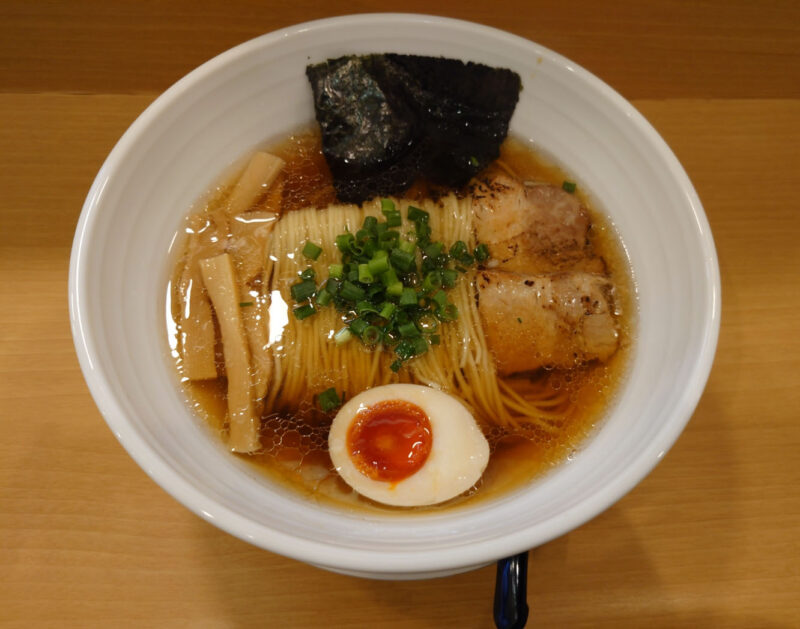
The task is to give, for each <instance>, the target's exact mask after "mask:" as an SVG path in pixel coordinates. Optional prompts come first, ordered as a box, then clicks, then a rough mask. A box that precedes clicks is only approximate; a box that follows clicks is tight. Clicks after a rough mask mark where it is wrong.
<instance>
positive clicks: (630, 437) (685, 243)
mask: <svg viewBox="0 0 800 629" xmlns="http://www.w3.org/2000/svg"><path fill="white" fill-rule="evenodd" d="M386 51H394V52H405V53H417V54H427V55H444V56H448V57H458V58H462V59H465V60H473V61H478V62H483V63H486V64H489V65H493V66H502V67H508V68H511V69H513V70H515V71H516V72H518V73H519V74H520V76H521V77H522V80H523V84H524V89H523V92H522V94H521V98H520V102H519V105H518V107H517V110H516V113H515V114H514V117H513V119H512V124H511V127H512V133H514V134H516V135H517V136H521V137H523V138H529V139H530V140H531V142H532V143H533V144H534V145H535V146H536V147H538V148H539V149H540V150H543V151H545V152H546V153H548V154H550V155H551V156H553V157H555V158H556V159H557V160H558V161H559V162H561V163H562V164H563V165H565V166H566V168H567V169H568V170H569V171H570V172H572V173H574V174H575V175H576V177H577V178H578V181H580V183H581V185H583V186H585V187H586V188H588V189H589V190H590V191H591V193H592V195H593V196H594V198H596V199H597V200H598V201H599V205H600V207H601V208H603V209H604V210H605V211H606V212H607V213H608V214H609V215H610V217H611V219H612V221H613V223H614V224H615V225H616V228H617V229H618V231H619V234H620V236H621V238H622V241H623V243H624V246H625V249H626V250H627V252H628V255H629V256H630V261H631V264H632V266H633V270H634V275H635V282H636V285H637V291H638V300H639V309H640V313H639V329H638V341H637V343H636V347H635V351H634V354H633V356H632V365H631V373H630V377H629V379H628V381H627V384H626V386H625V388H624V391H623V392H622V394H621V395H620V396H619V398H618V402H617V403H616V405H615V408H614V409H613V412H612V414H611V416H610V417H609V418H608V420H607V421H606V422H605V424H604V425H603V426H602V428H601V429H600V430H599V431H598V433H597V434H596V435H595V436H594V437H593V438H592V439H591V440H589V441H588V442H587V444H586V445H585V447H584V448H583V449H582V450H581V451H580V452H579V454H578V455H577V456H576V457H575V458H574V460H572V461H571V462H570V463H565V464H564V465H561V466H560V467H558V468H557V469H556V470H555V471H553V472H552V473H551V474H549V475H548V476H547V477H545V478H543V479H542V480H540V481H538V482H536V483H534V484H533V485H531V486H530V487H528V488H525V489H523V490H520V491H517V492H516V493H513V494H510V495H507V496H505V497H503V498H500V499H498V500H496V501H494V502H487V503H484V504H479V505H477V506H475V507H473V508H470V509H467V510H458V511H453V512H449V513H448V512H445V513H441V514H434V515H430V516H426V517H423V518H415V519H414V520H413V523H412V522H411V521H409V520H408V519H406V518H400V519H397V518H393V517H391V516H385V517H379V516H372V515H369V516H368V515H353V514H347V513H343V512H340V511H337V510H335V509H333V508H326V507H321V506H318V505H315V504H312V503H311V502H309V501H307V500H304V499H302V498H301V497H299V496H296V495H293V494H291V493H289V492H287V491H286V490H284V489H281V488H279V487H275V486H271V485H270V484H269V483H268V482H267V481H266V480H265V479H263V478H261V477H259V476H258V474H255V473H253V472H252V471H251V470H249V469H248V468H247V467H246V466H245V465H244V464H242V463H241V462H240V461H238V460H237V459H236V458H235V457H233V456H231V455H229V454H228V453H227V452H225V451H224V448H222V446H221V444H220V443H219V442H218V439H217V438H216V437H215V436H214V435H212V434H210V433H209V431H208V430H207V429H206V427H205V426H204V425H203V423H202V422H200V421H198V420H197V419H196V418H194V417H193V416H192V414H191V413H190V411H189V410H188V409H187V407H186V405H185V404H184V401H183V399H182V397H181V394H180V393H179V391H178V390H177V388H176V386H175V378H174V377H173V372H172V365H171V363H170V360H169V359H168V352H167V349H168V348H167V345H166V341H165V332H164V325H165V300H164V292H165V291H164V287H165V283H166V278H167V273H168V268H169V264H168V254H169V251H170V247H171V245H172V238H173V236H174V234H175V233H176V230H177V229H178V227H179V225H180V223H181V220H182V218H183V216H184V215H185V214H186V212H187V209H188V208H189V206H190V205H191V204H192V202H193V201H195V200H196V199H197V198H198V196H200V195H201V194H202V193H203V192H204V191H205V190H206V189H207V187H208V186H209V185H210V184H211V183H213V182H214V181H215V180H216V178H217V177H218V176H219V174H220V173H221V172H222V171H223V170H224V169H225V168H226V167H228V166H229V165H230V164H231V163H233V162H234V161H236V160H237V159H238V158H240V157H241V156H243V155H244V154H245V153H246V152H247V151H248V150H249V149H251V148H252V147H253V146H255V145H256V144H260V143H262V142H263V141H264V140H269V139H271V138H279V137H281V136H282V135H283V134H285V133H286V132H287V131H288V130H291V129H292V128H294V127H296V126H297V125H299V124H302V123H308V122H309V121H311V120H312V119H313V106H312V100H311V93H310V89H309V87H308V84H307V82H306V78H305V74H304V69H305V66H306V64H307V63H309V62H316V61H322V60H324V59H326V58H329V57H335V56H338V55H342V54H347V53H367V52H386ZM69 279H70V281H69V299H70V316H71V318H72V330H73V335H74V338H75V345H76V348H77V352H78V356H79V358H80V363H81V367H82V369H83V372H84V375H85V377H86V381H87V382H88V384H89V388H90V389H91V392H92V395H93V396H94V399H95V401H96V403H97V405H98V407H99V408H100V411H101V412H102V414H103V416H104V417H105V419H106V421H107V422H108V425H109V426H110V427H111V429H112V430H113V432H114V434H115V435H116V436H117V438H118V439H119V441H120V442H121V443H122V445H123V446H124V447H125V449H126V450H127V451H128V452H129V453H130V455H131V456H132V457H133V458H134V459H135V460H136V461H137V462H138V463H139V465H141V467H142V468H143V469H144V470H145V471H146V472H147V473H148V474H149V475H150V476H151V477H152V478H153V479H154V480H155V481H156V482H157V483H158V484H159V485H161V486H162V487H163V488H164V489H165V490H167V491H168V492H169V493H170V494H172V495H173V496H174V497H175V498H176V499H177V500H179V501H180V502H182V503H183V504H184V505H186V506H187V507H189V508H190V509H192V510H193V511H194V512H195V513H197V514H198V515H200V516H202V517H203V518H205V519H206V520H208V521H209V522H211V523H212V524H215V525H216V526H219V527H220V528H222V529H224V530H226V531H228V532H230V533H232V534H233V535H236V536H238V537H240V538H241V539H244V540H246V541H249V542H251V543H253V544H255V545H257V546H260V547H262V548H265V549H268V550H271V551H273V552H276V553H281V554H283V555H287V556H290V557H294V558H296V559H299V560H302V561H306V562H309V563H313V564H316V565H319V566H321V567H324V568H327V569H330V570H335V571H340V572H346V573H350V574H358V575H362V576H369V577H376V578H419V577H429V576H438V575H443V574H449V573H454V572H459V571H463V570H468V569H470V568H473V567H477V566H479V565H483V564H486V563H488V562H491V561H493V560H496V559H498V558H500V557H504V556H507V555H511V554H513V553H517V552H520V551H522V550H525V549H528V548H531V547H534V546H537V545H539V544H543V543H544V542H547V541H548V540H550V539H552V538H554V537H557V536H559V535H562V534H564V533H566V532H567V531H569V530H570V529H572V528H574V527H576V526H579V525H580V524H582V523H584V522H586V521H587V520H589V519H590V518H592V517H594V516H595V515H597V514H598V513H600V512H601V511H603V510H604V509H606V508H607V507H608V506H609V505H611V504H612V503H614V502H615V501H616V500H618V499H619V498H620V497H621V496H623V495H624V494H625V493H626V492H627V491H629V490H630V489H631V488H632V487H633V486H634V485H636V483H638V482H639V481H640V480H641V479H642V478H643V477H644V476H645V475H646V474H647V473H648V472H649V471H650V470H651V469H652V468H653V467H654V466H655V464H656V463H657V462H658V461H659V460H660V459H661V457H662V456H663V455H664V453H665V452H666V451H667V449H668V448H669V447H670V446H671V445H672V443H673V442H674V441H675V439H676V438H677V437H678V435H679V434H680V432H681V430H682V429H683V427H684V425H685V424H686V422H687V421H688V419H689V417H690V416H691V414H692V412H693V410H694V408H695V406H696V404H697V402H698V399H699V397H700V394H701V392H702V390H703V387H704V386H705V382H706V379H707V377H708V373H709V370H710V368H711V362H712V358H713V355H714V350H715V347H716V342H717V335H718V330H719V320H720V283H719V270H718V266H717V259H716V254H715V250H714V244H713V241H712V237H711V232H710V230H709V226H708V223H707V221H706V217H705V215H704V213H703V209H702V206H701V204H700V201H699V199H698V198H697V195H696V194H695V191H694V190H693V188H692V185H691V183H690V182H689V179H688V178H687V176H686V174H685V173H684V171H683V169H682V168H681V166H680V164H679V163H678V161H677V159H676V158H675V156H674V155H673V154H672V152H671V151H670V149H669V148H668V147H667V145H666V144H665V143H664V142H663V140H662V139H661V138H660V137H659V135H658V134H657V133H656V132H655V131H654V130H653V128H652V127H651V126H650V125H649V124H648V123H647V122H646V121H645V120H644V118H642V116H641V115H640V114H639V113H638V112H637V111H636V110H635V109H634V108H633V107H632V106H631V105H630V104H629V103H628V102H627V101H625V100H624V99H623V98H622V97H620V96H619V95H618V94H617V93H615V92H614V91H613V90H612V89H611V88H609V87H608V86H607V85H605V84H604V83H602V82H601V81H600V80H598V79H597V78H595V77H594V76H592V75H591V74H589V73H588V72H586V71H585V70H583V69H581V68H580V67H578V66H576V65H575V64H574V63H572V62H570V61H569V60H567V59H565V58H563V57H561V56H559V55H557V54H555V53H553V52H551V51H550V50H547V49H545V48H542V47H541V46H538V45H537V44H534V43H532V42H530V41H526V40H524V39H520V38H518V37H515V36H513V35H509V34H507V33H504V32H500V31H497V30H493V29H490V28H487V27H484V26H479V25H475V24H470V23H466V22H460V21H455V20H449V19H442V18H436V17H428V16H419V15H391V14H381V15H359V16H350V17H343V18H334V19H329V20H322V21H317V22H310V23H307V24H302V25H299V26H294V27H291V28H287V29H284V30H281V31H277V32H275V33H270V34H268V35H265V36H263V37H259V38H258V39H254V40H252V41H249V42H247V43H245V44H242V45H241V46H238V47H236V48H234V49H232V50H230V51H228V52H226V53H224V54H222V55H220V56H218V57H216V58H215V59H212V60H211V61H209V62H208V63H206V64H204V65H203V66H201V67H200V68H198V69H197V70H195V71H194V72H192V73H191V74H189V75H188V76H186V77H185V78H183V79H181V80H180V81H178V83H176V84H175V85H174V86H172V87H171V88H170V89H169V90H167V91H166V92H165V93H164V94H163V95H162V96H161V97H160V98H158V99H157V100H156V101H155V102H154V103H153V104H152V105H151V106H150V107H149V108H148V109H147V111H145V112H144V113H143V114H142V115H141V116H140V117H139V119H138V120H136V122H135V123H134V124H133V125H131V127H130V129H128V131H127V132H126V133H125V135H124V136H123V137H122V139H121V140H120V141H119V143H118V144H117V146H116V147H115V148H114V150H113V151H112V152H111V154H110V155H109V157H108V159H107V160H106V162H105V164H104V165H103V167H102V168H101V170H100V172H99V173H98V175H97V179H96V180H95V182H94V185H93V186H92V188H91V190H90V192H89V195H88V197H87V199H86V203H85V205H84V207H83V212H82V214H81V217H80V222H79V224H78V228H77V232H76V235H75V241H74V245H73V250H72V259H71V264H70V278H69ZM147 516H148V514H146V513H143V514H142V517H147Z"/></svg>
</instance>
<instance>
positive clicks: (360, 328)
mask: <svg viewBox="0 0 800 629" xmlns="http://www.w3.org/2000/svg"><path fill="white" fill-rule="evenodd" d="M368 327H369V322H368V321H367V320H366V319H353V320H352V321H351V322H350V331H351V332H352V333H353V334H355V335H356V336H357V337H359V338H361V335H362V334H363V333H364V330H366V329H367V328H368Z"/></svg>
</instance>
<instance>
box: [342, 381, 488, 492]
mask: <svg viewBox="0 0 800 629" xmlns="http://www.w3.org/2000/svg"><path fill="white" fill-rule="evenodd" d="M328 449H329V451H330V456H331V460H332V461H333V465H334V467H335V468H336V470H337V471H338V472H339V474H340V475H341V477H342V478H343V479H344V480H345V482H347V484H348V485H350V486H351V487H352V488H353V489H355V490H356V491H357V492H358V493H360V494H361V495H363V496H366V497H367V498H370V499H372V500H375V501H377V502H382V503H384V504H388V505H394V506H400V507H412V506H420V505H431V504H436V503H438V502H444V501H445V500H449V499H450V498H454V497H455V496H458V495H459V494H460V493H462V492H464V491H466V490H467V489H469V488H470V487H472V486H473V485H474V484H475V483H476V482H477V481H478V479H479V478H480V477H481V474H483V470H484V469H486V464H487V463H488V462H489V444H488V442H487V441H486V438H485V437H484V436H483V433H482V432H481V429H480V428H479V427H478V424H477V422H476V421H475V419H474V418H473V417H472V414H471V413H470V412H469V410H467V408H466V407H465V406H464V405H463V404H462V403H461V402H460V401H459V400H458V399H457V398H455V397H453V396H451V395H448V394H447V393H443V392H442V391H438V390H436V389H432V388H430V387H426V386H421V385H417V384H387V385H384V386H379V387H374V388H372V389H368V390H366V391H364V392H362V393H359V394H358V395H356V396H355V397H354V398H353V399H351V400H350V401H349V402H347V403H346V404H345V405H344V406H342V408H341V409H340V410H339V412H338V413H337V415H336V418H335V419H334V420H333V424H332V425H331V430H330V435H329V437H328Z"/></svg>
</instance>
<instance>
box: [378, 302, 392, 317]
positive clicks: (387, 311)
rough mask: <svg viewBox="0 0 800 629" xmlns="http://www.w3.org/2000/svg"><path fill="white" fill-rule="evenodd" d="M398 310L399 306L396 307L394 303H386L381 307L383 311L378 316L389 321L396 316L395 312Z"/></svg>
mask: <svg viewBox="0 0 800 629" xmlns="http://www.w3.org/2000/svg"><path fill="white" fill-rule="evenodd" d="M396 308H397V306H395V305H394V304H393V303H392V302H390V301H386V302H384V303H383V304H382V305H381V310H380V312H379V313H378V315H379V316H380V317H381V318H382V319H387V320H388V319H390V318H391V316H392V315H393V314H394V311H395V309H396Z"/></svg>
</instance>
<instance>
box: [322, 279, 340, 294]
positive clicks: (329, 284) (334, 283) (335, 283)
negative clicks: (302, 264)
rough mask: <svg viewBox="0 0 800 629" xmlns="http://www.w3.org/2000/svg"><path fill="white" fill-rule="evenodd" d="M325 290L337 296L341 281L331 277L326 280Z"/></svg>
mask: <svg viewBox="0 0 800 629" xmlns="http://www.w3.org/2000/svg"><path fill="white" fill-rule="evenodd" d="M324 286H325V290H326V291H328V292H329V293H330V294H331V295H336V294H337V293H338V292H339V280H336V279H334V278H332V277H329V278H328V279H327V280H325V284H324Z"/></svg>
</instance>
